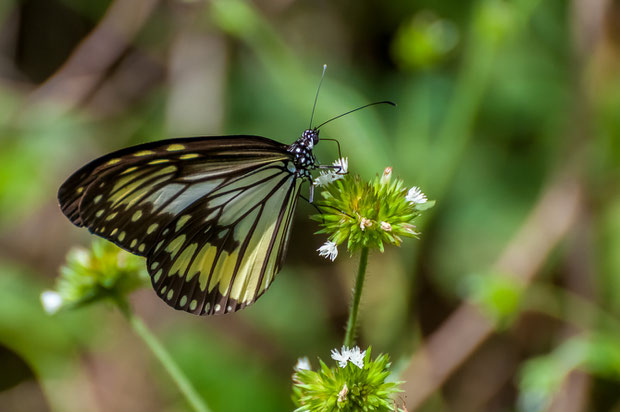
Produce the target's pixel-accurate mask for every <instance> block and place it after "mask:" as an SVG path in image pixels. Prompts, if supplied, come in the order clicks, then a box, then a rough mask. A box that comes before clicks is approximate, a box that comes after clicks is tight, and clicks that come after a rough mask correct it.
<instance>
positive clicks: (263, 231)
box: [58, 91, 389, 315]
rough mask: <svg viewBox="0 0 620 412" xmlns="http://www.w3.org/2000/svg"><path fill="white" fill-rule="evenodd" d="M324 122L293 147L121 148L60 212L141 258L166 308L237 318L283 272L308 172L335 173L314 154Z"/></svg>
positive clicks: (64, 196)
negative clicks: (324, 171) (328, 170)
mask: <svg viewBox="0 0 620 412" xmlns="http://www.w3.org/2000/svg"><path fill="white" fill-rule="evenodd" d="M317 96H318V91H317ZM379 103H383V102H376V103H371V104H370V105H373V104H379ZM388 103H389V102H388ZM315 105H316V98H315ZM367 106H369V105H365V106H362V107H360V108H358V109H355V110H359V109H361V108H363V107H367ZM355 110H352V111H351V112H353V111H355ZM313 113H314V109H313ZM348 113H350V112H347V113H345V114H348ZM341 116H343V115H341ZM338 117H340V116H336V117H335V118H333V119H336V118H338ZM333 119H330V120H329V121H331V120H333ZM325 123H327V122H324V123H322V124H321V125H319V126H317V127H314V128H313V127H311V126H310V128H309V129H307V130H305V131H304V132H303V133H302V134H301V136H300V137H299V138H298V139H297V140H296V141H295V142H293V143H292V144H290V145H286V144H282V143H278V142H276V141H274V140H271V139H268V138H265V137H260V136H251V135H234V136H208V137H193V138H177V139H168V140H162V141H157V142H151V143H145V144H140V145H137V146H133V147H128V148H125V149H121V150H118V151H116V152H113V153H110V154H107V155H105V156H103V157H100V158H98V159H95V160H93V161H91V162H90V163H88V164H86V165H85V166H83V167H82V168H80V169H79V170H78V171H76V172H75V173H74V174H73V175H71V176H70V177H69V178H68V179H67V180H66V181H65V182H64V183H63V184H62V185H61V187H60V189H59V191H58V200H59V204H60V208H61V210H62V212H63V213H64V215H65V216H66V217H67V218H69V220H70V221H71V222H72V223H73V224H75V225H76V226H79V227H86V228H88V230H89V231H90V232H91V233H93V234H95V235H98V236H101V237H103V238H105V239H107V240H109V241H111V242H114V243H115V244H116V245H118V246H120V247H121V248H123V249H125V250H127V251H129V252H131V253H133V254H135V255H138V256H144V257H146V265H147V270H148V272H149V274H150V277H151V283H152V285H153V288H154V289H155V291H156V293H157V295H158V296H159V297H160V298H161V299H162V300H163V301H164V302H166V303H167V304H168V305H170V306H172V307H173V308H175V309H179V310H184V311H186V312H190V313H193V314H196V315H214V314H224V313H229V312H235V311H238V310H240V309H242V308H244V307H246V306H248V305H250V304H252V303H253V302H255V301H256V300H257V299H258V298H259V297H260V296H261V295H262V294H263V293H264V292H265V291H266V290H267V289H268V288H269V286H270V285H271V284H272V282H273V280H274V277H275V275H276V274H277V273H278V272H279V270H280V269H281V267H282V262H283V260H284V256H285V255H286V250H287V246H288V239H289V235H290V232H291V226H292V221H293V214H294V211H295V207H296V205H297V200H298V198H299V195H300V188H301V185H302V183H303V182H304V181H309V182H310V184H311V186H310V188H311V191H310V194H311V195H310V201H312V193H313V192H312V188H313V186H312V175H311V171H312V170H313V169H316V168H322V167H325V168H330V167H334V166H322V165H320V164H318V163H317V161H316V158H315V156H314V154H313V148H314V146H315V145H316V144H317V143H318V142H319V128H320V127H321V126H322V125H323V124H325ZM310 124H312V119H311V122H310ZM330 140H331V139H330ZM339 151H340V149H339ZM338 172H340V170H338Z"/></svg>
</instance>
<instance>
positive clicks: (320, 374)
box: [293, 347, 400, 412]
mask: <svg viewBox="0 0 620 412" xmlns="http://www.w3.org/2000/svg"><path fill="white" fill-rule="evenodd" d="M370 352H371V350H370V348H368V349H367V350H366V351H364V352H361V350H360V349H359V348H357V347H356V348H351V349H349V348H346V347H343V348H342V349H341V351H340V352H339V351H338V350H335V349H334V350H333V351H332V358H333V359H334V360H336V361H337V362H338V364H339V366H336V367H333V368H329V367H328V366H327V365H326V364H325V363H324V362H323V361H321V360H320V359H319V363H320V368H319V369H318V370H317V371H313V370H312V369H311V368H310V365H309V363H308V362H307V359H306V360H305V361H303V362H299V363H298V366H299V365H300V364H301V365H302V366H303V367H301V368H298V367H296V368H295V373H294V374H293V400H294V402H295V404H296V406H297V409H295V412H319V411H321V412H323V411H339V412H340V411H341V412H349V411H350V412H353V411H377V412H383V411H385V412H386V411H394V410H395V409H394V401H393V400H392V398H391V396H392V395H393V394H395V393H398V392H400V390H399V389H398V385H399V384H400V382H386V378H387V377H388V376H389V375H390V372H389V370H388V368H389V367H390V362H389V357H388V355H385V354H382V355H379V356H378V357H377V358H376V359H375V360H371V359H370Z"/></svg>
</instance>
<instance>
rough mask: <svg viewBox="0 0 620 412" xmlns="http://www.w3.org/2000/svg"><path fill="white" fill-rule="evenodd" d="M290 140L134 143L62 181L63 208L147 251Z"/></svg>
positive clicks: (280, 154)
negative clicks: (188, 211)
mask: <svg viewBox="0 0 620 412" xmlns="http://www.w3.org/2000/svg"><path fill="white" fill-rule="evenodd" d="M288 159H290V154H289V153H288V152H287V151H286V146H285V145H282V144H280V143H277V142H274V141H273V140H270V139H266V138H263V137H258V136H227V137H198V138H185V139H170V140H164V141H159V142H152V143H147V144H143V145H139V146H134V147H130V148H126V149H123V150H120V151H117V152H114V153H111V154H108V155H106V156H103V157H101V158H99V159H96V160H94V161H93V162H91V163H89V164H87V165H86V166H84V167H83V168H81V169H80V170H78V171H77V172H76V173H74V174H73V175H72V176H71V177H69V179H67V181H66V182H65V183H64V184H63V185H62V186H61V187H60V190H59V192H58V199H59V202H60V207H61V209H62V211H63V213H64V214H65V215H66V216H67V217H68V218H69V219H70V220H71V221H72V222H73V223H74V224H76V225H78V226H85V227H87V228H88V229H89V230H90V231H91V232H93V233H95V234H97V235H99V236H102V237H104V238H106V239H108V240H110V241H112V242H114V243H116V244H117V245H119V246H120V247H122V248H124V249H126V250H128V251H130V252H132V253H135V254H137V255H143V256H145V255H147V254H148V252H149V251H150V250H151V249H152V248H153V247H154V246H155V245H156V244H157V240H158V239H159V238H160V237H161V236H162V235H161V233H162V232H163V230H164V228H165V227H167V226H168V225H170V224H171V223H172V222H173V221H174V220H175V219H176V218H177V217H179V216H180V215H182V214H183V211H184V210H185V209H186V208H190V207H199V205H200V204H203V203H204V201H205V199H206V196H208V195H209V194H210V193H211V192H213V191H215V190H216V189H217V188H219V187H223V186H227V185H230V184H231V183H232V182H234V181H235V180H237V179H240V178H241V177H243V176H245V175H246V174H248V173H252V172H253V171H255V170H257V169H260V168H262V167H263V166H265V165H269V164H271V163H278V162H279V163H280V164H286V163H287V162H288Z"/></svg>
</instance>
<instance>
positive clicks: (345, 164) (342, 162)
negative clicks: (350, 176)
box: [332, 157, 349, 175]
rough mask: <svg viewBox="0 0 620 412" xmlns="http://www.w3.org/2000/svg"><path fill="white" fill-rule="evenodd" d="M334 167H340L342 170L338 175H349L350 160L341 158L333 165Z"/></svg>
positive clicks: (338, 171)
mask: <svg viewBox="0 0 620 412" xmlns="http://www.w3.org/2000/svg"><path fill="white" fill-rule="evenodd" d="M332 165H334V166H338V167H339V168H340V169H339V170H337V171H336V173H337V174H340V175H346V174H347V173H349V158H347V157H341V158H340V159H338V160H336V161H334V163H332Z"/></svg>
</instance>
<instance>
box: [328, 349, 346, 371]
mask: <svg viewBox="0 0 620 412" xmlns="http://www.w3.org/2000/svg"><path fill="white" fill-rule="evenodd" d="M341 350H342V353H340V352H338V349H332V359H333V360H335V361H337V362H338V366H340V367H341V368H344V367H345V366H347V362H348V361H349V354H348V351H347V349H346V348H345V347H344V346H343V347H342V349H341Z"/></svg>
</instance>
